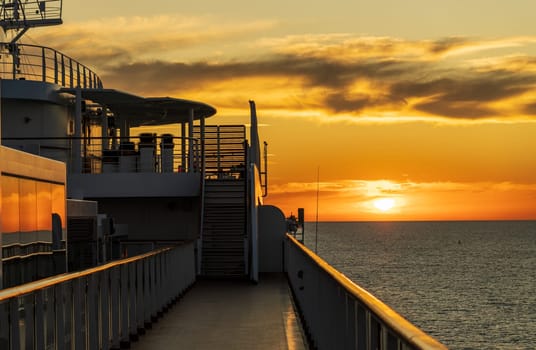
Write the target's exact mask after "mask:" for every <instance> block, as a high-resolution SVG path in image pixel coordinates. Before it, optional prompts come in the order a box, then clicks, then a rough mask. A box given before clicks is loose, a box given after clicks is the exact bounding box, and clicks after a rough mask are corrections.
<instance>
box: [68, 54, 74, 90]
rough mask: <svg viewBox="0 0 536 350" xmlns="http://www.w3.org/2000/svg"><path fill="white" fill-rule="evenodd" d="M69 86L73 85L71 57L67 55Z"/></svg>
mask: <svg viewBox="0 0 536 350" xmlns="http://www.w3.org/2000/svg"><path fill="white" fill-rule="evenodd" d="M69 87H70V88H71V89H72V88H73V87H74V72H73V59H72V58H70V57H69Z"/></svg>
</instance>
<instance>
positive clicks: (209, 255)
mask: <svg viewBox="0 0 536 350" xmlns="http://www.w3.org/2000/svg"><path fill="white" fill-rule="evenodd" d="M246 244H247V232H246V196H245V180H244V179H240V180H227V179H226V180H206V182H205V215H204V219H203V245H202V259H201V274H202V275H203V276H206V277H244V276H245V275H246V260H247V259H246V257H245V253H246Z"/></svg>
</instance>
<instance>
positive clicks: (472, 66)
mask: <svg viewBox="0 0 536 350" xmlns="http://www.w3.org/2000/svg"><path fill="white" fill-rule="evenodd" d="M110 22H114V21H110V20H107V22H106V23H101V22H99V21H94V22H88V23H83V24H71V25H66V26H65V27H64V28H62V29H61V30H59V31H58V29H48V30H47V31H46V32H45V33H44V34H42V35H41V36H40V37H39V36H38V37H37V39H38V40H39V41H45V40H46V42H47V43H48V44H50V46H56V47H58V48H59V49H61V50H62V51H64V52H66V53H68V54H71V55H72V56H74V57H77V58H79V59H80V60H81V61H82V62H83V63H85V64H87V65H89V66H94V67H95V69H96V71H98V72H100V75H101V78H102V79H103V81H104V83H105V86H107V87H114V88H119V89H125V90H128V91H131V92H133V93H140V94H144V95H153V96H154V95H161V94H170V91H171V94H173V95H176V96H177V97H179V96H187V97H189V96H203V94H202V93H203V92H204V91H212V92H213V93H212V94H211V95H210V96H211V98H212V99H214V101H211V103H213V104H215V105H216V106H221V105H223V106H224V107H228V108H232V107H233V103H234V102H233V101H232V100H229V99H228V96H227V95H226V94H225V91H233V92H235V93H238V94H240V92H241V91H247V93H248V94H249V97H252V95H253V97H254V96H255V95H258V96H263V97H264V96H267V99H268V98H269V96H270V93H267V89H272V90H273V88H274V87H276V88H278V89H281V90H282V91H281V92H280V93H279V94H277V98H278V99H276V98H275V97H276V96H275V95H274V98H273V99H271V100H269V101H265V105H269V106H270V107H271V108H272V109H283V110H290V111H294V112H296V113H300V112H303V110H304V109H307V110H309V111H311V113H316V114H320V115H323V116H325V118H330V117H332V118H333V117H337V116H339V117H340V116H344V117H345V118H355V119H363V118H370V117H380V118H381V117H385V116H389V117H390V118H393V117H394V118H396V117H401V118H402V117H407V116H412V117H419V118H431V119H433V118H435V119H437V118H448V119H450V120H489V119H493V120H495V119H525V120H527V119H536V108H535V105H536V88H535V86H536V85H535V83H536V58H535V57H532V56H530V55H529V54H524V53H520V52H522V51H523V48H525V47H528V46H530V45H533V44H534V43H535V42H536V37H520V38H505V39H500V40H499V39H493V40H475V39H470V38H463V37H453V38H442V39H438V40H423V41H409V40H403V39H399V38H391V37H370V36H366V37H364V36H357V35H350V34H330V35H302V36H287V37H279V38H262V37H261V39H252V38H253V37H259V36H261V33H262V31H263V30H265V29H266V28H270V27H273V26H274V25H275V23H273V22H250V23H238V24H233V23H217V24H219V25H216V23H214V22H215V21H214V18H189V19H188V18H175V17H170V16H159V17H152V18H134V19H129V20H126V19H124V18H117V19H116V20H115V22H116V25H114V26H107V23H110ZM162 28H166V30H165V32H163V31H162ZM189 33H195V34H189ZM267 87H268V88H267ZM218 93H219V95H220V96H222V97H218ZM281 94H283V95H286V96H288V98H283V99H280V97H281Z"/></svg>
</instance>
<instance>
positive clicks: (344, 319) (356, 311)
mask: <svg viewBox="0 0 536 350" xmlns="http://www.w3.org/2000/svg"><path fill="white" fill-rule="evenodd" d="M285 263H286V269H287V274H288V279H289V283H290V286H291V288H292V291H293V294H294V297H295V300H296V302H297V305H298V308H299V310H300V312H301V315H302V317H303V320H304V328H305V330H306V332H307V333H308V335H309V338H310V340H311V342H312V345H313V347H314V348H317V349H382V350H384V349H386V350H387V349H388V350H391V349H398V350H405V349H424V350H444V349H447V347H446V346H445V345H443V344H441V343H439V342H438V341H437V340H435V339H434V338H432V337H431V336H429V335H427V334H426V333H424V332H423V331H422V330H421V329H419V328H417V327H416V326H414V325H413V324H411V323H410V322H409V321H407V320H406V319H404V318H403V317H402V316H400V315H399V314H398V313H397V312H395V311H394V310H393V309H391V308H390V307H389V306H387V305H385V304H384V303H383V302H381V301H380V300H378V299H377V298H376V297H374V296H373V295H372V294H370V293H369V292H367V291H366V290H364V289H362V288H361V287H359V286H357V285H356V284H355V283H353V282H352V281H351V280H350V279H348V278H347V277H346V276H344V275H343V274H342V273H340V272H339V271H337V270H336V269H335V268H333V267H332V266H330V265H329V264H328V263H326V262H325V261H324V260H322V259H321V258H320V257H318V256H317V255H316V254H315V253H313V252H312V251H311V250H309V249H308V248H307V247H305V246H304V245H303V244H301V243H299V242H298V241H297V240H296V239H295V238H293V237H292V236H290V235H287V238H286V240H285Z"/></svg>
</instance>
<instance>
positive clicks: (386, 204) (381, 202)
mask: <svg viewBox="0 0 536 350" xmlns="http://www.w3.org/2000/svg"><path fill="white" fill-rule="evenodd" d="M374 206H375V207H376V208H378V209H379V210H381V211H389V210H391V209H392V208H393V207H394V206H395V200H394V199H392V198H380V199H376V200H375V201H374Z"/></svg>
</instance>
